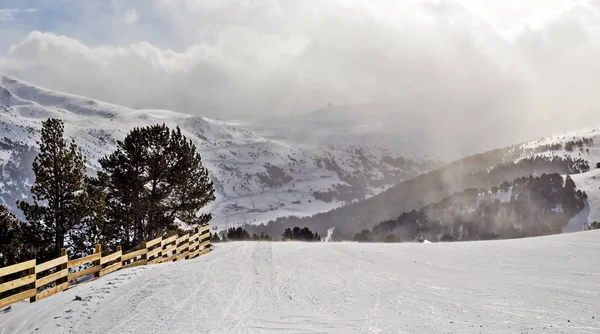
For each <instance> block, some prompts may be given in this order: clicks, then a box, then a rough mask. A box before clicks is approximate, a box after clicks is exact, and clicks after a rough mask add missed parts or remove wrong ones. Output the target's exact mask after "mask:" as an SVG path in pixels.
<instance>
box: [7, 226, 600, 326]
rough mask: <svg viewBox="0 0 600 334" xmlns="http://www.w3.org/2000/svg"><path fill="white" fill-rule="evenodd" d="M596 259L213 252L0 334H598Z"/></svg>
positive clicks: (577, 239)
mask: <svg viewBox="0 0 600 334" xmlns="http://www.w3.org/2000/svg"><path fill="white" fill-rule="evenodd" d="M599 252H600V231H590V232H581V233H573V234H568V235H557V236H548V237H538V238H525V239H516V240H503V241H482V242H462V243H426V244H421V243H404V244H358V243H296V242H286V243H283V242H282V243H269V242H264V243H258V242H242V243H228V244H218V245H217V246H215V249H214V250H213V251H212V252H210V253H209V254H207V255H204V256H201V257H199V258H197V259H194V260H189V261H182V262H175V263H169V264H161V265H154V266H148V267H138V268H131V269H125V270H122V271H118V272H116V273H114V274H110V275H108V276H105V277H102V278H100V279H99V280H97V281H93V282H90V283H86V284H82V285H80V286H76V287H73V288H71V289H70V290H68V291H66V292H62V293H59V294H57V295H55V296H52V297H49V298H47V299H43V300H41V301H38V302H36V303H33V304H29V303H28V302H26V301H24V302H19V303H16V304H13V305H12V307H11V308H10V309H9V310H2V311H0V333H4V334H12V333H19V334H25V333H48V334H51V333H103V334H104V333H124V332H127V333H598V332H600V315H598V309H599V308H600V298H598V276H599V275H600V267H599V266H598V265H597V262H598V261H597V258H598V256H597V254H598V253H599ZM77 297H79V298H77Z"/></svg>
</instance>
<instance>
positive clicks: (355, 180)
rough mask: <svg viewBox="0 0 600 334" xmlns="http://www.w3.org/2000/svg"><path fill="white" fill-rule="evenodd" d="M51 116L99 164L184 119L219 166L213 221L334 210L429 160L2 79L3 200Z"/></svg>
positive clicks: (24, 174) (16, 188)
mask: <svg viewBox="0 0 600 334" xmlns="http://www.w3.org/2000/svg"><path fill="white" fill-rule="evenodd" d="M194 113H196V112H194ZM48 117H56V118H61V119H63V120H64V121H65V132H66V134H67V135H68V136H70V137H72V138H75V139H76V142H77V144H78V145H79V146H80V147H81V148H82V150H83V152H84V154H85V155H86V157H87V158H88V167H89V168H90V170H91V171H92V172H93V170H94V169H97V168H98V167H99V166H98V163H97V161H98V159H99V158H101V157H102V156H104V155H105V154H106V153H109V152H112V150H114V148H115V145H116V141H117V140H120V139H122V138H124V137H125V135H126V134H127V133H128V132H129V131H130V130H131V129H133V128H134V127H139V126H146V125H151V124H156V123H163V122H164V123H165V124H167V125H168V126H171V127H174V126H177V125H178V126H180V127H181V128H182V130H183V132H184V134H185V135H186V136H188V137H189V138H190V139H192V140H193V141H194V143H195V144H196V145H197V146H198V148H199V150H200V152H201V154H202V157H203V161H204V163H205V165H206V166H207V168H208V169H209V171H210V172H211V179H212V180H213V181H214V183H215V185H216V188H217V200H216V201H215V202H214V203H212V204H211V205H210V207H207V208H206V210H210V211H211V212H212V213H213V214H214V217H215V218H214V219H213V221H212V224H213V225H219V226H222V227H224V225H225V224H226V223H229V224H234V223H242V222H249V223H260V222H266V221H269V220H271V219H275V218H277V217H280V216H288V215H297V216H304V215H311V214H314V213H317V212H323V211H328V210H331V209H333V208H336V207H339V206H341V205H344V204H346V203H350V202H352V201H358V200H362V199H364V198H368V197H371V196H373V195H375V194H378V193H380V192H381V191H383V190H385V189H387V188H389V187H390V186H392V185H394V184H395V183H397V182H399V181H402V180H405V179H409V178H411V177H414V176H416V175H417V174H419V173H421V172H422V171H424V170H426V169H428V168H430V165H429V164H428V163H426V162H421V161H419V162H417V161H415V160H405V159H403V158H400V157H397V156H393V155H392V154H390V153H389V152H388V151H386V150H384V149H382V148H378V147H374V146H368V147H364V146H358V145H355V146H350V145H341V144H335V145H334V144H328V143H319V144H315V143H310V144H306V143H304V144H301V143H300V142H298V141H294V140H290V139H286V138H272V137H269V136H267V135H265V134H261V133H257V132H251V131H249V130H248V129H246V128H244V127H243V126H240V125H239V122H224V121H217V120H212V119H206V118H202V117H196V116H190V115H187V114H181V113H176V112H172V111H168V110H133V109H129V108H125V107H121V106H117V105H113V104H108V103H103V102H99V101H95V100H91V99H88V98H85V97H80V96H75V95H70V94H65V93H59V92H55V91H50V90H46V89H43V88H40V87H35V86H32V85H29V84H27V83H24V82H21V81H18V80H15V79H12V78H9V77H0V190H1V192H0V194H1V195H0V200H2V201H3V202H4V203H6V204H7V205H8V206H9V207H14V203H15V201H16V200H17V199H22V198H27V197H28V196H29V194H28V189H29V185H30V184H31V182H32V181H33V175H32V173H31V170H30V166H31V162H32V161H33V158H34V157H35V155H36V151H35V149H36V147H37V145H36V140H37V139H38V137H39V133H38V131H39V129H40V123H41V121H43V120H45V119H46V118H48Z"/></svg>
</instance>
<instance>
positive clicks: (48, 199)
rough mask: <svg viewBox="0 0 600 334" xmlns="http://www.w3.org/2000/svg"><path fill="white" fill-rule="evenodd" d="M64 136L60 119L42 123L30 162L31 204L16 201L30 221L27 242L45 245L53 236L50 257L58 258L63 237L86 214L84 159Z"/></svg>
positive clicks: (42, 255)
mask: <svg viewBox="0 0 600 334" xmlns="http://www.w3.org/2000/svg"><path fill="white" fill-rule="evenodd" d="M63 135H64V125H63V122H62V121H61V120H59V119H53V118H50V119H48V120H46V121H43V122H42V136H41V141H40V142H38V144H39V145H40V153H39V154H38V155H37V157H36V158H35V160H34V162H33V172H34V174H35V184H34V186H33V187H32V188H31V193H32V195H33V204H29V203H27V202H24V201H18V202H17V205H18V207H19V208H20V209H21V211H23V214H24V216H25V218H26V219H27V221H28V222H29V226H28V228H27V231H26V234H27V235H28V236H29V238H32V239H33V240H29V239H28V241H30V242H34V241H37V242H48V241H46V240H45V239H46V238H47V236H48V234H52V236H53V240H52V241H50V243H51V245H52V246H53V249H54V251H53V254H52V255H53V256H58V255H60V249H61V248H62V247H64V246H65V237H66V236H67V234H68V233H69V232H70V231H71V230H72V229H73V228H74V227H75V226H77V225H79V224H81V223H82V221H83V219H84V218H85V216H86V214H87V213H88V209H87V207H86V205H87V203H86V198H87V194H86V192H85V184H86V176H85V159H84V157H83V155H82V154H81V152H80V151H79V150H78V148H77V145H75V142H74V141H73V140H71V142H70V143H69V142H67V140H65V139H64V137H63ZM48 255H49V254H37V255H36V257H38V258H43V257H46V256H48Z"/></svg>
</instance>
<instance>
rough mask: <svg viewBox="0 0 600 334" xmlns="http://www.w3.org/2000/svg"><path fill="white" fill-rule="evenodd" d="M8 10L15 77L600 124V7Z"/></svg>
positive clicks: (201, 96) (180, 103)
mask: <svg viewBox="0 0 600 334" xmlns="http://www.w3.org/2000/svg"><path fill="white" fill-rule="evenodd" d="M1 6H2V7H4V8H0V73H4V74H8V75H12V76H16V77H18V78H21V79H23V80H26V81H29V82H31V83H34V84H39V85H42V86H46V87H48V88H52V89H57V90H62V91H67V92H71V93H75V94H81V95H85V96H89V97H93V98H97V99H101V100H104V101H107V102H113V103H118V104H122V105H126V106H129V107H134V108H167V109H173V110H177V111H181V112H186V113H190V114H196V115H202V116H208V117H214V118H225V119H227V118H245V119H252V118H255V117H263V116H270V115H281V114H287V113H298V112H307V111H311V110H316V109H319V108H321V107H322V106H324V105H326V104H327V103H328V102H331V103H332V104H334V105H340V104H346V103H348V104H351V105H356V104H360V105H370V104H377V103H392V104H394V103H397V104H398V105H401V106H403V107H402V108H400V109H394V110H395V112H397V113H399V114H402V113H403V112H407V110H408V111H410V112H412V113H422V114H423V115H426V119H442V120H443V125H444V126H448V125H450V126H451V125H454V124H456V125H460V124H465V123H469V124H470V125H472V126H480V127H481V129H484V130H485V131H484V132H486V133H489V132H488V131H489V130H494V129H496V130H498V128H499V126H511V124H513V125H514V126H513V132H516V133H522V132H523V131H526V132H530V133H532V134H534V135H536V136H537V135H540V134H543V132H546V133H547V132H550V131H561V130H567V129H571V128H577V127H581V126H588V125H595V124H591V123H600V113H599V112H598V108H599V107H600V100H599V99H598V98H597V96H598V93H597V89H598V87H600V61H598V59H600V1H598V0H589V1H588V0H583V1H574V0H504V1H497V0H455V1H451V0H447V1H426V0H412V1H411V0H407V1H395V0H345V1H340V0H256V1H250V0H237V1H234V0H132V1H125V0H112V1H99V0H98V1H77V0H43V1H42V0H39V1H33V0H3V1H2V2H1ZM407 101H409V102H407ZM397 110H400V111H397ZM400 119H401V117H400ZM448 120H451V121H452V122H454V123H448ZM515 129H516V130H515ZM500 132H502V131H500Z"/></svg>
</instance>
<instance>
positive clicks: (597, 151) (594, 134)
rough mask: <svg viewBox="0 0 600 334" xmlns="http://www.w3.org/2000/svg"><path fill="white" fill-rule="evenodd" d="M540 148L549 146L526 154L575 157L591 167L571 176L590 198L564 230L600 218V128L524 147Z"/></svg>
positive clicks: (572, 230)
mask: <svg viewBox="0 0 600 334" xmlns="http://www.w3.org/2000/svg"><path fill="white" fill-rule="evenodd" d="M580 143H581V144H580ZM558 145H560V146H558ZM553 146H554V147H553ZM567 146H572V148H570V149H568V150H567ZM539 147H547V148H548V149H547V150H546V151H545V152H542V153H531V154H527V155H525V156H527V157H531V156H536V155H542V156H546V157H551V156H559V157H571V158H572V159H578V158H580V159H584V160H586V161H588V162H589V167H590V170H589V171H588V172H585V173H580V174H573V175H570V176H571V178H572V179H573V181H574V182H575V185H577V188H578V189H580V190H581V191H585V192H586V194H587V195H588V200H587V203H586V207H585V209H584V210H582V212H580V214H578V215H577V216H576V217H574V218H573V219H572V220H571V222H570V223H569V225H568V226H566V227H565V228H564V229H563V232H574V231H580V230H581V229H582V228H583V227H584V226H585V225H587V224H589V223H592V222H594V221H600V169H599V168H598V164H600V127H594V128H589V129H584V130H580V131H574V132H566V133H561V134H556V135H552V136H548V137H545V138H542V139H540V140H537V141H533V142H529V143H526V144H523V145H522V146H521V148H522V149H524V150H529V149H535V148H539ZM564 177H566V175H564Z"/></svg>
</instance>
